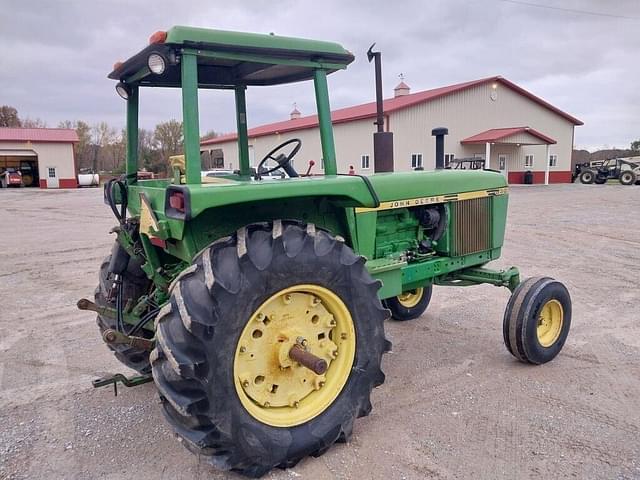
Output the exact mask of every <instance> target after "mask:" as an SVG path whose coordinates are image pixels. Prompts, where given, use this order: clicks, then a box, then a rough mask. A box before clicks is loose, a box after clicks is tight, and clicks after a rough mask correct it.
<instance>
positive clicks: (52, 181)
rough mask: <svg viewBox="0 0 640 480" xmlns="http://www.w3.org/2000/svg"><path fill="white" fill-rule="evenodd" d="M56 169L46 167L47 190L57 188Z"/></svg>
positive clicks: (58, 183) (58, 184)
mask: <svg viewBox="0 0 640 480" xmlns="http://www.w3.org/2000/svg"><path fill="white" fill-rule="evenodd" d="M59 187H60V182H59V181H58V169H57V168H56V167H47V188H59Z"/></svg>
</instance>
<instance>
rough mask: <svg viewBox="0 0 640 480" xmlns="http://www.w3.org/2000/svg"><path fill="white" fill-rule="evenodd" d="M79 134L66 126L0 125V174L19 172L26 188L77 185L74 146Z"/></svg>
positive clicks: (74, 186) (70, 186) (71, 186)
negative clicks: (7, 171)
mask: <svg viewBox="0 0 640 480" xmlns="http://www.w3.org/2000/svg"><path fill="white" fill-rule="evenodd" d="M77 142H78V134H77V133H76V131H75V130H72V129H68V128H9V127H2V128H0V173H2V172H4V171H5V170H7V169H14V170H17V171H20V172H21V173H22V182H23V184H24V186H26V187H38V186H39V187H40V188H76V187H77V186H78V181H77V177H76V174H77V168H76V159H75V154H74V149H73V146H74V144H75V143H77Z"/></svg>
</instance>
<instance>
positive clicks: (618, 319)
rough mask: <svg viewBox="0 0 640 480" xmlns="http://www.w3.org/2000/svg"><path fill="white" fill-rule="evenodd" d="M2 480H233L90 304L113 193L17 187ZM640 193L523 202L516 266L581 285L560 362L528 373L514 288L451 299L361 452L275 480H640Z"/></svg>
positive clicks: (0, 348) (561, 191)
mask: <svg viewBox="0 0 640 480" xmlns="http://www.w3.org/2000/svg"><path fill="white" fill-rule="evenodd" d="M0 205H1V207H0V225H2V253H1V254H0V258H1V263H0V264H1V265H2V269H1V270H0V299H2V300H1V305H2V309H1V310H0V426H1V427H0V479H58V478H65V479H67V478H69V479H71V478H73V479H96V478H108V479H128V478H131V477H132V476H134V475H135V477H136V478H154V479H158V478H171V479H199V478H207V479H216V478H240V477H238V476H237V475H234V474H225V473H221V472H217V471H216V470H214V469H213V468H211V467H209V466H207V465H206V464H204V463H202V462H199V460H198V458H197V457H195V456H193V455H191V454H190V453H188V452H187V451H186V450H185V449H184V448H183V447H182V446H181V445H180V444H179V443H178V442H177V441H176V440H175V438H174V437H173V435H172V433H171V432H170V430H169V428H168V427H167V425H166V424H165V422H164V420H163V418H162V415H161V413H160V409H159V406H158V400H157V394H156V391H155V388H154V386H153V385H152V384H147V385H143V386H141V387H138V388H133V389H126V388H124V387H123V388H120V389H119V392H120V393H119V395H118V396H117V397H114V396H113V391H112V390H111V389H110V388H102V389H95V390H94V389H93V388H91V385H90V382H91V380H92V379H93V378H95V377H96V376H100V375H103V374H105V373H107V372H125V373H131V372H130V371H127V369H126V368H124V367H122V366H120V364H119V363H118V362H117V361H116V360H115V358H114V357H113V356H112V355H111V354H110V353H109V352H108V350H107V348H106V347H105V346H104V345H103V344H102V341H101V339H100V337H99V335H98V332H97V327H96V325H95V321H94V317H93V316H92V315H90V314H89V313H87V312H80V311H78V310H76V309H75V302H76V301H77V300H78V299H79V298H81V297H89V298H90V297H91V296H92V294H93V288H94V286H95V284H96V282H97V269H98V266H99V263H100V260H101V259H102V258H103V257H104V256H105V255H106V254H107V253H108V250H109V248H110V246H111V242H112V241H113V240H112V238H111V237H110V236H109V235H108V233H107V232H108V230H109V228H110V227H111V226H112V225H113V224H114V220H113V218H112V217H111V214H110V212H109V210H108V208H107V207H106V206H104V205H103V204H102V197H101V191H99V190H97V189H91V190H89V189H87V190H76V191H72V190H66V191H64V190H61V191H41V190H27V189H22V190H0ZM639 212H640V187H622V186H620V185H606V186H596V185H593V186H591V185H553V186H549V187H543V186H533V187H516V188H513V189H512V193H511V210H510V213H509V227H508V231H507V238H506V246H505V248H504V254H503V258H502V259H500V260H499V261H497V262H495V266H496V267H508V266H510V265H518V266H519V267H520V268H521V270H522V272H523V273H524V275H525V276H530V275H549V276H553V277H555V278H558V279H560V280H562V281H563V282H565V284H566V285H567V287H568V288H569V291H570V292H571V295H572V297H573V305H574V312H573V325H572V329H571V333H570V335H569V340H568V342H567V344H566V346H565V348H564V350H563V352H562V353H561V354H560V356H559V357H558V358H556V359H555V360H554V361H553V362H551V363H549V364H546V365H544V366H540V367H532V366H526V365H522V364H519V363H518V362H516V361H515V360H514V359H513V358H512V357H511V356H510V355H509V353H508V352H507V351H506V349H505V348H504V346H503V344H502V331H501V328H502V314H503V309H504V306H505V304H506V302H507V299H508V295H509V294H508V291H507V290H506V289H497V288H495V287H491V286H478V287H469V288H466V289H463V288H436V289H435V291H434V296H433V300H432V305H431V306H430V307H429V310H428V311H427V312H426V314H425V315H423V317H422V318H420V319H418V320H416V321H413V322H404V323H393V322H389V323H388V324H387V332H388V336H389V337H391V339H392V340H393V345H394V349H393V352H392V353H391V354H389V355H387V356H386V357H385V360H384V370H385V372H386V374H387V381H386V383H385V384H384V385H383V386H382V387H380V388H378V389H377V390H376V391H375V392H374V394H373V407H374V408H373V412H372V413H371V415H370V416H369V417H367V418H364V419H360V420H359V421H358V422H357V423H356V427H355V431H354V435H353V439H352V441H351V442H350V443H349V444H346V445H336V446H335V447H334V448H332V449H331V450H330V451H329V452H328V453H327V454H325V455H324V456H322V457H320V458H317V459H314V458H309V459H306V460H304V461H302V462H301V463H300V464H299V465H298V466H296V467H295V468H293V469H290V470H284V471H282V470H276V471H273V472H271V473H270V474H269V475H267V477H266V478H271V479H287V478H308V479H325V478H328V479H330V478H336V479H349V478H371V479H396V478H397V479H423V478H443V479H448V478H465V479H466V478H482V479H484V478H491V479H514V478H518V479H527V478H579V479H592V478H593V479H640V408H638V402H639V399H640V320H639V318H638V307H639V306H640V291H639V289H638V287H639V283H640V248H639V247H640V215H638V213H639Z"/></svg>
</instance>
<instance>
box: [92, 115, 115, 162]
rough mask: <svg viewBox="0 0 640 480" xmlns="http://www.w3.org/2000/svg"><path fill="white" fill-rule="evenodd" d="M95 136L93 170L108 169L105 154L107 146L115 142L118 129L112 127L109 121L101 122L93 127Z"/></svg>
mask: <svg viewBox="0 0 640 480" xmlns="http://www.w3.org/2000/svg"><path fill="white" fill-rule="evenodd" d="M91 133H92V137H93V145H94V152H93V170H94V171H98V168H99V167H100V170H106V168H105V167H106V166H105V161H104V158H105V154H106V153H107V152H106V150H107V147H108V146H109V145H111V143H113V142H114V140H115V137H116V129H115V128H113V127H110V126H109V124H108V123H107V122H99V123H97V124H96V125H94V126H93V127H92V128H91Z"/></svg>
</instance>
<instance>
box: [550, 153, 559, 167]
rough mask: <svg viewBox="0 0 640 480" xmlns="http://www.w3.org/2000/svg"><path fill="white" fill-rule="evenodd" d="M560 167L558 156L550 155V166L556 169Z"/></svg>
mask: <svg viewBox="0 0 640 480" xmlns="http://www.w3.org/2000/svg"><path fill="white" fill-rule="evenodd" d="M556 165H558V155H549V166H550V167H555V166H556Z"/></svg>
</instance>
